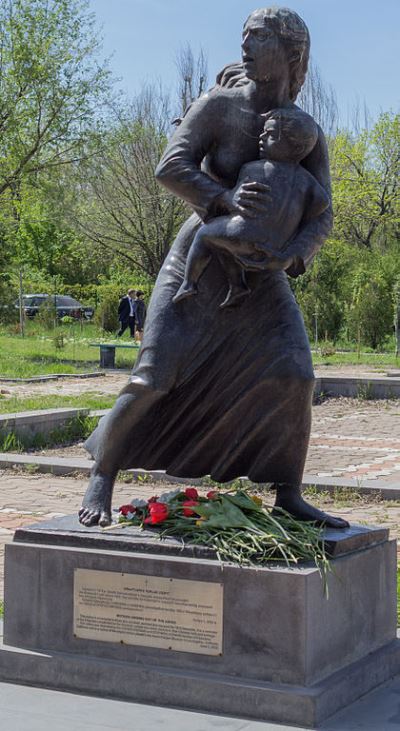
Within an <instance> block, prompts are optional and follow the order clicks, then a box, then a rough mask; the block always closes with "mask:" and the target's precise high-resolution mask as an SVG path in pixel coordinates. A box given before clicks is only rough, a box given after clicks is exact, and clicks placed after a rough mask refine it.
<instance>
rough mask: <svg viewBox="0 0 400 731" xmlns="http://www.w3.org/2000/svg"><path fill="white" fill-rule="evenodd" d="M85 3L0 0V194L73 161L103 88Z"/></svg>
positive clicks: (103, 70)
mask: <svg viewBox="0 0 400 731" xmlns="http://www.w3.org/2000/svg"><path fill="white" fill-rule="evenodd" d="M87 8H88V2H87V0H0V37H1V42H0V140H1V142H0V145H1V147H0V195H1V194H3V193H4V192H6V191H7V192H8V194H9V195H10V196H11V197H12V196H14V195H15V190H17V191H18V187H19V186H20V183H21V180H22V179H23V178H24V176H27V175H33V174H35V175H37V174H38V173H40V172H42V171H44V170H48V169H50V168H54V167H56V166H60V165H65V164H66V163H71V162H72V161H76V160H79V159H80V158H81V157H82V155H84V154H85V139H86V136H87V133H88V130H89V129H91V128H93V125H94V123H95V121H96V120H98V109H99V106H101V104H102V101H103V98H104V95H105V94H106V93H108V92H109V89H110V76H109V72H108V70H107V67H106V65H105V64H104V63H99V62H98V59H97V55H98V51H99V40H98V35H97V33H96V30H95V27H94V21H93V17H92V16H91V15H90V14H88V12H87Z"/></svg>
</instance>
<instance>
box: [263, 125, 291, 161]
mask: <svg viewBox="0 0 400 731" xmlns="http://www.w3.org/2000/svg"><path fill="white" fill-rule="evenodd" d="M259 149H260V157H261V158H265V159H267V160H291V159H292V157H293V156H292V154H291V150H290V143H289V141H288V139H287V138H285V135H284V134H283V129H282V124H281V123H280V121H279V120H278V119H269V120H268V121H267V122H266V123H265V126H264V131H263V132H262V133H261V135H260V141H259Z"/></svg>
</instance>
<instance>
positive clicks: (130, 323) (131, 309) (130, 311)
mask: <svg viewBox="0 0 400 731" xmlns="http://www.w3.org/2000/svg"><path fill="white" fill-rule="evenodd" d="M135 295H136V292H135V290H134V289H128V294H126V295H125V297H121V299H120V301H119V305H118V320H119V322H120V325H121V326H120V328H119V330H118V332H117V337H118V338H120V337H121V335H123V333H124V332H125V330H126V328H127V327H129V331H130V333H131V338H134V337H135V324H136V299H135Z"/></svg>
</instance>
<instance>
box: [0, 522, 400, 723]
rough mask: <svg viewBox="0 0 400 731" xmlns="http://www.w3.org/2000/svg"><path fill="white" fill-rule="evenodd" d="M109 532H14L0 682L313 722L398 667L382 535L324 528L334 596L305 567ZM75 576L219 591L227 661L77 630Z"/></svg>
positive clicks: (68, 526) (59, 526) (391, 577)
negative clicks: (158, 580)
mask: <svg viewBox="0 0 400 731" xmlns="http://www.w3.org/2000/svg"><path fill="white" fill-rule="evenodd" d="M116 530H117V534H115V535H113V532H108V533H107V532H106V533H105V532H102V531H101V530H100V529H98V528H94V529H93V528H92V529H83V528H82V527H80V526H79V525H78V524H77V523H76V522H75V519H72V518H68V519H58V520H55V521H52V522H51V523H49V524H39V525H35V526H32V527H30V528H28V529H23V530H19V531H17V533H16V535H15V540H14V542H13V543H12V544H9V545H8V546H6V564H5V627H4V644H3V645H2V647H1V648H0V680H6V681H7V680H8V681H10V682H21V683H28V684H32V685H43V686H46V687H52V688H58V689H66V690H75V691H79V692H85V693H94V694H99V695H101V696H109V697H118V698H124V699H129V700H132V701H139V702H140V701H143V702H146V703H155V704H159V705H170V706H178V707H182V708H190V709H197V710H201V711H208V712H212V713H218V712H220V713H224V714H232V715H235V716H243V717H247V718H254V719H259V720H268V721H275V722H280V723H292V724H297V725H304V726H310V727H313V726H315V725H316V724H319V723H321V721H323V720H324V719H326V718H327V717H329V716H330V715H332V714H333V713H335V712H336V711H338V710H339V709H341V708H343V707H344V706H346V705H347V704H349V703H351V702H353V701H354V700H356V699H357V698H359V697H360V696H361V695H364V694H365V693H367V692H368V691H370V690H372V689H373V688H375V687H376V686H377V685H379V684H380V683H383V682H385V681H386V680H388V679H389V678H391V677H392V676H393V675H395V674H396V673H398V672H399V671H400V643H399V642H398V641H397V640H396V544H395V542H394V541H389V540H388V533H387V531H386V530H385V529H379V528H377V529H366V528H365V527H354V526H353V527H352V528H351V529H349V530H348V531H341V532H336V533H335V532H333V531H327V536H326V538H327V541H329V542H330V543H329V545H330V552H331V554H332V555H333V556H336V558H333V559H332V562H331V563H332V571H331V573H330V574H329V578H328V589H329V598H327V597H326V596H325V594H324V591H323V584H322V581H321V577H320V575H319V573H318V570H317V569H316V568H315V567H313V566H300V567H296V568H293V569H292V568H291V569H288V568H285V567H282V566H268V567H263V568H260V569H255V568H240V567H237V566H233V565H229V564H220V563H219V562H218V561H215V560H214V559H213V558H212V557H211V556H210V554H209V553H208V554H204V555H202V553H201V550H200V551H199V549H198V548H196V551H195V550H194V549H193V548H190V547H186V548H185V549H183V550H182V547H181V545H180V544H179V543H178V542H174V541H172V542H171V541H169V542H168V543H167V544H160V542H159V541H158V540H157V539H156V538H154V536H152V535H145V534H143V533H141V534H138V533H137V531H136V532H135V531H134V529H125V530H123V531H122V530H120V533H119V534H118V529H116ZM96 541H98V548H96V547H95V546H96ZM69 543H70V544H71V545H68V544H69ZM160 550H162V553H160V552H159V551H160ZM193 553H196V555H193ZM76 569H86V570H88V571H100V572H101V571H104V572H117V573H124V574H136V575H142V576H151V577H163V578H169V579H183V580H190V581H196V582H215V583H219V584H222V586H223V602H224V609H223V650H222V654H221V655H220V656H219V655H218V656H211V655H208V654H196V653H194V652H182V651H176V650H167V649H161V648H157V647H156V648H155V647H144V646H139V645H128V644H121V643H119V642H103V641H99V640H97V639H96V640H93V639H83V638H82V637H79V638H78V637H76V636H74V634H73V612H74V606H73V583H74V572H75V571H76Z"/></svg>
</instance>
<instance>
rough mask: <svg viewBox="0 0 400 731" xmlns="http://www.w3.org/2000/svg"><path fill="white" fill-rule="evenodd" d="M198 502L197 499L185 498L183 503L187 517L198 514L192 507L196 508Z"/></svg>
mask: <svg viewBox="0 0 400 731" xmlns="http://www.w3.org/2000/svg"><path fill="white" fill-rule="evenodd" d="M198 504H199V503H198V502H197V500H184V502H183V503H182V505H183V514H184V516H185V518H191V517H192V516H193V515H196V512H195V511H194V510H191V509H190V508H194V507H195V506H196V505H198Z"/></svg>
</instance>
